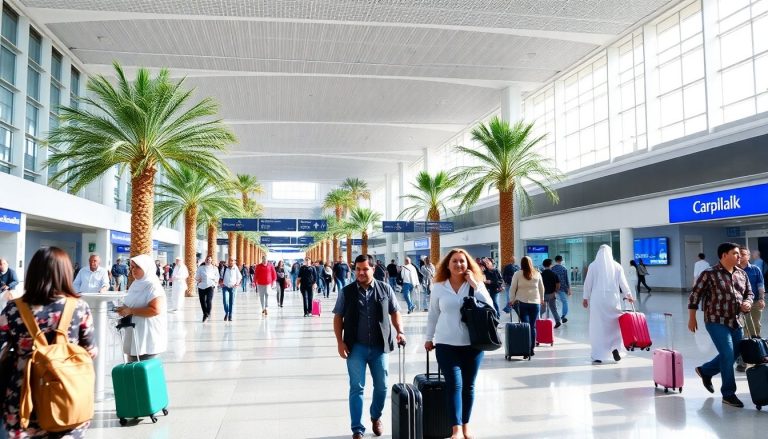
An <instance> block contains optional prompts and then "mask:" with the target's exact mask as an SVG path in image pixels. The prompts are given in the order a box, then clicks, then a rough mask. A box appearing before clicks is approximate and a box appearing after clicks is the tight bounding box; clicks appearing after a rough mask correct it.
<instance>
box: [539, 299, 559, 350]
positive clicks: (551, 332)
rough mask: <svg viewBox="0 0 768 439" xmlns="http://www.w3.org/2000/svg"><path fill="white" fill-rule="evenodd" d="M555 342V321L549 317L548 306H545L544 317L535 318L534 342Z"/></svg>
mask: <svg viewBox="0 0 768 439" xmlns="http://www.w3.org/2000/svg"><path fill="white" fill-rule="evenodd" d="M542 343H543V344H548V345H550V346H552V345H554V344H555V322H554V321H553V320H550V319H549V308H547V318H546V319H541V318H539V319H536V344H542Z"/></svg>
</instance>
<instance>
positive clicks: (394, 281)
mask: <svg viewBox="0 0 768 439" xmlns="http://www.w3.org/2000/svg"><path fill="white" fill-rule="evenodd" d="M389 286H390V287H392V289H393V290H394V289H395V287H396V286H397V278H394V277H390V278H389Z"/></svg>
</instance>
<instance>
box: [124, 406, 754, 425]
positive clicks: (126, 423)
mask: <svg viewBox="0 0 768 439" xmlns="http://www.w3.org/2000/svg"><path fill="white" fill-rule="evenodd" d="M758 410H759V409H758ZM120 425H121V426H123V427H125V426H126V425H128V420H127V419H125V418H120Z"/></svg>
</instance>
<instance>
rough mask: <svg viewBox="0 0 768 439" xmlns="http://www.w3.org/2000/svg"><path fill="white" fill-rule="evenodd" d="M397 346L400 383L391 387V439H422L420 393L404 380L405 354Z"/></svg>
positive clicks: (401, 346)
mask: <svg viewBox="0 0 768 439" xmlns="http://www.w3.org/2000/svg"><path fill="white" fill-rule="evenodd" d="M403 348H404V344H403V345H398V349H397V354H398V363H397V366H398V369H399V371H400V382H399V383H397V384H395V385H393V386H392V439H423V437H424V436H423V434H422V428H423V422H424V420H423V416H424V406H423V401H422V398H421V392H419V389H417V388H416V387H415V386H413V385H412V384H406V383H405V380H404V374H405V372H404V369H405V354H404V353H403Z"/></svg>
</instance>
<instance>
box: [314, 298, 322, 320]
mask: <svg viewBox="0 0 768 439" xmlns="http://www.w3.org/2000/svg"><path fill="white" fill-rule="evenodd" d="M322 308H323V307H322V305H321V304H320V301H319V300H317V299H315V300H313V301H312V315H313V316H320V312H321V311H322Z"/></svg>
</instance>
